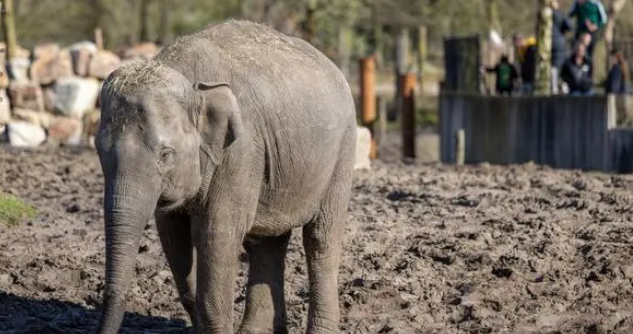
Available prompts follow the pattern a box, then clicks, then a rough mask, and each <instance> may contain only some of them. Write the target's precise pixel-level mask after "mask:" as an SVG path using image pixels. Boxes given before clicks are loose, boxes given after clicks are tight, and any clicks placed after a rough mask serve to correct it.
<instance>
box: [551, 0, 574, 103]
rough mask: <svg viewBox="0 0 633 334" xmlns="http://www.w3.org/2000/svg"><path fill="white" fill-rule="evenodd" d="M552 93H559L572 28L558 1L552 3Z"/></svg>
mask: <svg viewBox="0 0 633 334" xmlns="http://www.w3.org/2000/svg"><path fill="white" fill-rule="evenodd" d="M551 6H552V10H553V18H552V23H553V27H552V93H553V94H558V92H559V89H558V87H559V77H560V70H561V68H562V67H563V64H564V63H565V60H566V59H567V41H566V39H565V34H566V33H567V32H569V31H571V29H572V26H571V23H570V22H569V19H568V18H567V16H566V15H565V13H564V12H563V11H562V10H560V8H559V3H558V0H554V1H552V5H551Z"/></svg>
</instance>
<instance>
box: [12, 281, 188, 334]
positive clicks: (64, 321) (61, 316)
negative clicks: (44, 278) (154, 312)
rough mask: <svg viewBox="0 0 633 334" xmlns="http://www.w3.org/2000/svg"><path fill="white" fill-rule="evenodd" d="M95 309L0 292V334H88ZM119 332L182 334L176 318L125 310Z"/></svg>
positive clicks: (181, 324)
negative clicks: (126, 311)
mask: <svg viewBox="0 0 633 334" xmlns="http://www.w3.org/2000/svg"><path fill="white" fill-rule="evenodd" d="M98 319H99V311H97V310H92V309H88V308H85V307H83V306H81V305H78V304H75V303H70V302H63V301H59V300H36V299H29V298H23V297H19V296H16V295H14V294H9V293H6V292H4V291H0V334H62V333H67V334H88V333H94V332H95V331H96V326H97V321H98ZM119 333H120V334H185V333H189V329H188V328H186V323H185V322H184V321H182V320H179V319H167V318H164V317H152V316H145V315H141V314H138V313H126V314H125V318H124V319H123V325H122V326H121V330H120V331H119Z"/></svg>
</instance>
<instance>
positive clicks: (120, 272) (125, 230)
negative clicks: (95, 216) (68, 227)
mask: <svg viewBox="0 0 633 334" xmlns="http://www.w3.org/2000/svg"><path fill="white" fill-rule="evenodd" d="M117 174H119V175H117V176H115V177H108V176H106V178H105V180H106V182H105V183H106V187H105V194H104V215H105V238H106V272H105V291H104V295H103V309H102V315H101V320H100V323H99V330H98V333H100V334H115V333H117V332H118V330H119V328H120V326H121V323H122V321H123V314H124V311H125V295H126V293H127V290H128V288H129V283H130V281H131V280H132V279H133V277H134V275H133V274H134V273H135V270H134V264H135V260H136V254H137V253H138V248H139V242H140V238H141V234H142V232H143V229H144V227H145V225H146V224H147V223H148V222H149V220H150V219H151V216H152V214H153V213H154V210H155V209H156V203H157V201H158V197H159V195H160V194H159V189H158V185H156V184H155V182H150V181H149V180H144V179H147V176H144V177H138V175H142V174H139V173H134V174H136V175H135V176H134V177H132V176H131V175H130V173H117ZM121 174H124V175H121Z"/></svg>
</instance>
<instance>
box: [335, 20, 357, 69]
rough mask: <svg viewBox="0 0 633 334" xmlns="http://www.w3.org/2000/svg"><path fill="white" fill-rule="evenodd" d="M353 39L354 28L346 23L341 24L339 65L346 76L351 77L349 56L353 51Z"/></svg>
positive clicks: (339, 32)
mask: <svg viewBox="0 0 633 334" xmlns="http://www.w3.org/2000/svg"><path fill="white" fill-rule="evenodd" d="M353 39H354V32H353V30H352V29H351V28H350V27H349V26H347V25H345V24H343V25H341V26H340V27H339V31H338V54H339V67H340V69H341V72H343V75H345V77H346V78H349V70H350V69H349V58H350V55H351V53H352V44H353V42H354V41H353Z"/></svg>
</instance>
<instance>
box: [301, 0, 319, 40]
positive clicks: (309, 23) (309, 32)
mask: <svg viewBox="0 0 633 334" xmlns="http://www.w3.org/2000/svg"><path fill="white" fill-rule="evenodd" d="M316 6H317V0H309V1H308V5H307V6H306V21H305V28H304V30H305V40H306V41H308V43H311V44H312V43H314V33H315V31H316V25H315V22H314V13H315V12H316Z"/></svg>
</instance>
